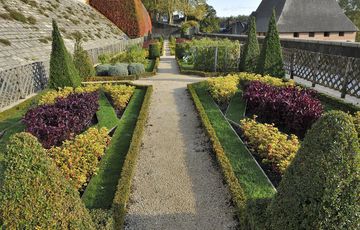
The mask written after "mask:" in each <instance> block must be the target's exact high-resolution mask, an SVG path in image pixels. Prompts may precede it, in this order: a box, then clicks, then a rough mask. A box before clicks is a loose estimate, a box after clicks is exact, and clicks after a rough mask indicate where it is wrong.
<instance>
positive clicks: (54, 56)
mask: <svg viewBox="0 0 360 230" xmlns="http://www.w3.org/2000/svg"><path fill="white" fill-rule="evenodd" d="M80 84H81V79H80V76H79V72H78V71H77V69H76V67H75V65H74V63H73V60H72V57H71V55H70V53H69V52H68V51H67V50H66V47H65V44H64V40H63V39H62V37H61V34H60V31H59V27H58V26H57V23H56V21H55V20H53V32H52V50H51V57H50V79H49V87H50V88H52V89H57V88H63V87H66V86H70V87H78V86H80Z"/></svg>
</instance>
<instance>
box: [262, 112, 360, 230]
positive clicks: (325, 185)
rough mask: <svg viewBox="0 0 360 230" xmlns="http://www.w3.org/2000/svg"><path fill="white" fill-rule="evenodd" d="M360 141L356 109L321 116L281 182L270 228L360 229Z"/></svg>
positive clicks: (271, 216) (271, 210) (271, 211)
mask: <svg viewBox="0 0 360 230" xmlns="http://www.w3.org/2000/svg"><path fill="white" fill-rule="evenodd" d="M359 147H360V146H359V139H358V135H357V132H356V130H355V125H354V124H353V122H352V118H351V116H350V115H348V114H345V113H343V112H340V111H332V112H329V113H327V114H326V115H324V116H323V117H322V118H320V119H319V121H318V122H317V123H315V124H314V125H313V127H312V129H311V130H310V131H309V132H308V133H307V135H306V137H305V139H304V142H303V143H302V145H301V148H300V150H299V151H298V153H297V154H296V157H295V159H294V161H293V163H292V164H291V165H290V167H289V168H288V170H287V172H286V173H285V175H284V177H283V179H282V181H281V183H280V186H279V187H278V193H277V194H276V196H275V198H274V200H273V201H272V203H271V205H270V207H269V217H268V221H269V226H270V229H359V226H360V218H359V213H360V197H359V194H360V168H359V165H360V149H359Z"/></svg>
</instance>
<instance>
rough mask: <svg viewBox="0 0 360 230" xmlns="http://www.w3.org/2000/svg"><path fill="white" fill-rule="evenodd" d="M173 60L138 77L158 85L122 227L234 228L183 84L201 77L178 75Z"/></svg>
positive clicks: (227, 200)
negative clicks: (153, 73)
mask: <svg viewBox="0 0 360 230" xmlns="http://www.w3.org/2000/svg"><path fill="white" fill-rule="evenodd" d="M165 47H166V48H167V47H168V46H167V44H165ZM167 51H168V50H167ZM167 54H168V52H167ZM174 64H176V63H175V59H174V58H173V57H172V58H171V57H169V56H166V57H165V59H164V61H161V62H160V66H159V74H158V75H157V76H156V77H154V78H151V79H146V80H145V79H144V80H142V81H141V83H144V84H145V83H146V84H153V83H155V84H156V87H155V91H154V96H153V97H152V100H151V103H152V106H151V108H150V115H149V120H148V125H147V127H146V129H145V133H144V139H143V147H142V149H141V151H140V154H139V159H138V163H137V168H136V172H135V176H134V180H133V182H132V184H133V186H132V194H131V196H130V203H129V204H128V214H127V216H126V228H127V229H199V228H201V229H227V228H230V229H231V228H234V227H236V225H237V221H236V220H234V215H235V210H234V208H233V207H232V206H231V201H230V199H231V198H230V194H229V192H228V191H227V186H226V185H224V184H223V182H222V177H221V174H220V173H219V172H218V170H217V169H216V167H214V165H213V163H212V160H211V153H210V151H209V147H210V146H209V145H208V144H207V141H208V140H207V138H206V135H204V133H203V129H202V128H201V127H200V122H199V120H198V119H197V118H196V116H197V115H196V112H195V110H194V107H193V105H192V102H191V100H190V98H189V96H188V95H187V93H186V84H188V83H192V82H196V81H199V80H201V78H193V77H187V76H182V75H177V74H178V72H177V71H176V70H174V69H172V68H171V66H173V65H174ZM169 71H172V73H169Z"/></svg>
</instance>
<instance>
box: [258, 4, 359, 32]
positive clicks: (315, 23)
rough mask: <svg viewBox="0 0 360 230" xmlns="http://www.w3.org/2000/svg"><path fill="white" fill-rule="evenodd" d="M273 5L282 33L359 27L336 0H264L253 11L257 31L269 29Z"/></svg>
mask: <svg viewBox="0 0 360 230" xmlns="http://www.w3.org/2000/svg"><path fill="white" fill-rule="evenodd" d="M274 8H275V11H276V16H277V25H278V29H279V32H282V33H286V32H288V33H293V32H355V31H358V28H357V27H356V26H355V25H354V24H353V23H352V22H351V20H350V19H349V18H348V17H347V16H346V15H345V14H344V12H343V10H342V9H341V7H340V6H339V4H338V3H337V1H336V0H263V1H262V2H261V3H260V5H259V7H258V9H257V10H256V12H254V14H253V15H254V16H255V17H256V25H257V31H258V32H267V29H268V23H269V19H270V17H271V14H272V10H273V9H274Z"/></svg>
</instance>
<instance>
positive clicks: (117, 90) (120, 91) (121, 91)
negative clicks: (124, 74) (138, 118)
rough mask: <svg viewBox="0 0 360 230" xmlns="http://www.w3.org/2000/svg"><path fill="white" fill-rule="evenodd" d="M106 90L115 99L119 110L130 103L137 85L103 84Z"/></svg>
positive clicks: (114, 101) (115, 104)
mask: <svg viewBox="0 0 360 230" xmlns="http://www.w3.org/2000/svg"><path fill="white" fill-rule="evenodd" d="M103 89H104V91H105V92H106V93H107V94H109V95H110V97H111V99H112V100H113V103H114V106H115V107H116V109H118V110H124V109H125V107H126V105H127V104H128V103H129V101H130V98H131V96H132V95H133V94H134V92H135V86H127V85H111V84H107V85H104V86H103Z"/></svg>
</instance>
